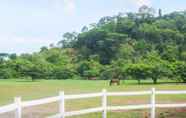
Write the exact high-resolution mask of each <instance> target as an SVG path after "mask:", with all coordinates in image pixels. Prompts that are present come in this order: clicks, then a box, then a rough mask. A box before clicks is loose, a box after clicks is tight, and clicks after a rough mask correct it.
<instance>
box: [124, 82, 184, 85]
mask: <svg viewBox="0 0 186 118" xmlns="http://www.w3.org/2000/svg"><path fill="white" fill-rule="evenodd" d="M125 84H126V85H167V84H169V85H186V83H183V82H158V83H156V84H154V83H153V82H141V83H140V84H138V83H137V82H122V85H125Z"/></svg>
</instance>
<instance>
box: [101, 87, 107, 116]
mask: <svg viewBox="0 0 186 118" xmlns="http://www.w3.org/2000/svg"><path fill="white" fill-rule="evenodd" d="M102 107H103V113H102V118H107V91H106V89H103V90H102Z"/></svg>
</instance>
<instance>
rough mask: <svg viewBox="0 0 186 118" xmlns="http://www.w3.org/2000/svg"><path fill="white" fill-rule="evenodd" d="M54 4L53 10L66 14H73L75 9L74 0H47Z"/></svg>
mask: <svg viewBox="0 0 186 118" xmlns="http://www.w3.org/2000/svg"><path fill="white" fill-rule="evenodd" d="M49 1H50V3H51V4H52V5H54V8H55V10H57V11H58V12H61V11H62V12H63V13H65V14H67V15H71V14H74V12H75V9H76V4H75V0H49Z"/></svg>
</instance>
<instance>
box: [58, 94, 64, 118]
mask: <svg viewBox="0 0 186 118" xmlns="http://www.w3.org/2000/svg"><path fill="white" fill-rule="evenodd" d="M59 98H60V102H59V113H60V118H65V94H64V92H63V91H61V92H60V93H59Z"/></svg>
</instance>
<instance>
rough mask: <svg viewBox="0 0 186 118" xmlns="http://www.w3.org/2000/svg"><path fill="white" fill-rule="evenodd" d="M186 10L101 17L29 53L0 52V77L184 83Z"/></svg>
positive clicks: (145, 11) (146, 9) (185, 79)
mask: <svg viewBox="0 0 186 118" xmlns="http://www.w3.org/2000/svg"><path fill="white" fill-rule="evenodd" d="M185 32H186V12H185V11H180V12H173V13H170V14H165V15H162V10H159V16H156V15H155V10H154V9H153V8H149V7H148V6H142V7H141V8H140V9H139V12H138V13H119V14H118V15H115V16H105V17H103V18H101V19H100V20H99V21H98V23H93V24H90V25H87V26H84V27H83V28H82V32H81V33H77V32H67V33H65V34H64V35H63V39H62V40H61V41H59V42H58V44H57V46H55V45H51V46H50V47H45V46H44V47H41V50H40V51H39V52H36V53H33V54H21V55H16V54H7V53H1V54H0V78H1V79H8V78H19V77H20V78H21V77H31V78H32V79H33V80H34V79H40V78H44V79H69V78H74V77H77V78H83V79H92V78H94V79H95V78H96V79H104V80H107V79H112V78H118V79H128V78H132V79H136V80H138V82H139V83H140V81H141V80H142V79H152V80H153V82H154V83H157V81H158V80H159V79H162V78H171V79H175V80H181V81H182V82H186V64H185V63H186V47H185V45H186V33H185Z"/></svg>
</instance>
